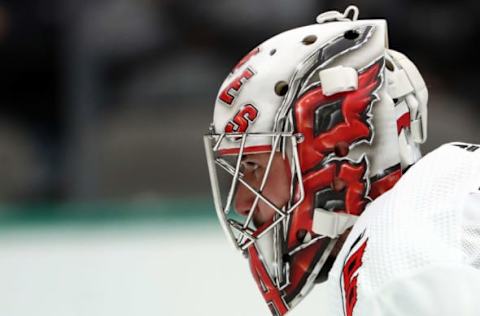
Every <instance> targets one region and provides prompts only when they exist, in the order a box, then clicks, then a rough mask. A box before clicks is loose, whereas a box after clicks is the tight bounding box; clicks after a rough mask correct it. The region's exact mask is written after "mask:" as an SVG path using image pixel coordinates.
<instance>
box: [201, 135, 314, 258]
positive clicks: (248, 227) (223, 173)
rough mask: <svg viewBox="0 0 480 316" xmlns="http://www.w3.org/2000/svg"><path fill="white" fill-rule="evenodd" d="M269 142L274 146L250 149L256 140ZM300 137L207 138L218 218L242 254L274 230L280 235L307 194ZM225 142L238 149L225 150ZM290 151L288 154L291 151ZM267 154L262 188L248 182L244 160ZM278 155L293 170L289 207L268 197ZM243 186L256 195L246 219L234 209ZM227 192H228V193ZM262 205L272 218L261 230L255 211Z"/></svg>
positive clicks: (290, 180) (206, 136) (211, 136)
mask: <svg viewBox="0 0 480 316" xmlns="http://www.w3.org/2000/svg"><path fill="white" fill-rule="evenodd" d="M260 138H262V139H263V141H265V140H266V139H269V140H270V141H269V143H270V144H271V145H270V146H262V148H259V147H258V146H254V147H252V146H250V147H249V146H246V144H247V141H253V142H255V139H260ZM298 138H299V136H298V135H293V134H292V133H272V134H249V133H239V134H235V133H230V134H226V133H224V134H214V133H212V134H208V135H205V136H204V143H205V151H206V154H207V163H208V168H209V173H210V181H211V184H212V190H213V197H214V204H215V209H216V212H217V216H218V218H219V221H220V223H221V225H222V228H223V230H224V232H225V234H226V235H227V237H228V239H229V240H230V241H231V242H232V244H233V245H234V246H235V247H236V248H237V249H239V250H241V251H246V250H247V249H248V248H249V247H250V246H251V245H252V244H253V243H254V242H256V241H258V240H259V239H261V238H262V237H264V236H266V235H268V234H271V233H272V232H273V230H274V229H276V230H277V233H278V232H280V229H279V227H280V226H283V227H286V223H287V221H288V216H289V215H290V214H291V213H292V211H293V210H295V209H296V208H297V206H298V205H299V204H300V203H301V202H302V201H303V198H304V191H303V183H302V173H301V170H300V165H299V159H298V153H297V150H296V147H297V141H298ZM225 142H238V143H239V147H238V148H236V149H235V150H228V149H227V150H225V149H222V144H223V143H225ZM287 151H288V152H287ZM258 153H263V154H266V155H268V160H267V161H266V164H265V165H264V166H263V167H262V169H263V170H264V172H263V174H262V176H261V179H260V181H259V185H258V187H254V186H253V185H252V184H251V183H249V182H248V181H246V180H245V178H244V174H243V172H242V161H243V160H244V159H245V158H246V157H248V155H254V154H258ZM276 155H281V158H282V159H283V161H284V163H285V164H287V167H288V168H289V175H291V176H290V179H288V181H289V183H290V189H289V196H290V197H293V198H289V199H288V202H287V203H286V204H285V205H280V206H279V205H275V203H274V202H272V201H271V198H270V197H268V196H265V195H264V194H263V193H264V192H265V189H266V185H267V182H268V179H269V177H270V176H271V168H272V164H273V162H274V158H275V157H276ZM239 186H243V187H244V188H245V189H246V190H248V191H249V192H250V193H251V194H252V195H253V196H254V198H253V201H252V203H251V205H250V207H249V210H248V213H247V214H245V216H241V215H239V214H238V213H237V212H235V210H234V203H235V194H236V191H237V190H238V188H239ZM225 189H227V190H225ZM259 203H263V204H264V205H265V207H267V208H270V209H271V211H272V214H273V215H272V216H271V218H270V219H269V220H267V221H266V222H265V223H263V225H261V226H260V227H257V226H256V225H255V223H254V216H255V212H258V205H259Z"/></svg>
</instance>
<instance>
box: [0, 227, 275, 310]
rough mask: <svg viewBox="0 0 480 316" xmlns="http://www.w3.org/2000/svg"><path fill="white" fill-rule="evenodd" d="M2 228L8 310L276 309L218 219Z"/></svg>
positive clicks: (0, 271)
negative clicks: (263, 296)
mask: <svg viewBox="0 0 480 316" xmlns="http://www.w3.org/2000/svg"><path fill="white" fill-rule="evenodd" d="M166 226H167V225H162V224H158V223H157V224H141V225H139V224H135V225H132V224H128V225H126V224H122V225H119V226H109V227H102V226H98V225H90V226H86V227H85V226H84V225H83V226H82V225H80V226H79V225H73V226H72V225H70V226H65V225H62V226H58V225H56V226H50V227H38V226H35V227H33V228H32V227H20V228H15V229H10V228H9V229H7V230H5V229H2V231H1V232H0V315H2V316H33V315H35V316H56V315H59V316H80V315H82V316H109V315H112V316H124V315H125V316H126V315H141V316H148V315H152V316H153V315H155V316H159V315H169V316H173V315H209V316H215V315H219V316H220V315H221V316H226V315H228V316H234V315H239V316H240V315H242V316H244V315H269V311H268V310H267V308H266V307H265V305H264V303H263V301H262V299H261V297H260V294H259V293H258V290H257V288H256V284H255V283H254V281H253V279H252V278H251V276H250V272H249V271H248V267H247V264H246V262H245V260H242V257H241V255H240V254H238V253H236V252H235V251H234V250H233V249H231V247H230V245H228V244H227V241H226V239H225V238H224V237H223V234H222V233H221V231H220V229H219V228H218V225H217V224H216V223H207V224H203V225H197V226H194V225H192V224H190V225H180V224H175V225H171V224H170V225H168V227H169V228H166Z"/></svg>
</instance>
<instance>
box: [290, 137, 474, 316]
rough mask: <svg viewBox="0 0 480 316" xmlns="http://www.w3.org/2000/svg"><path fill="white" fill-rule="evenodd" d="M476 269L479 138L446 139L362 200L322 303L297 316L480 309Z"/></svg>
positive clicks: (468, 312)
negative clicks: (449, 141)
mask: <svg viewBox="0 0 480 316" xmlns="http://www.w3.org/2000/svg"><path fill="white" fill-rule="evenodd" d="M478 269H480V145H469V144H463V143H452V144H447V145H444V146H442V147H440V148H438V149H437V150H435V151H433V152H432V153H430V154H428V155H426V156H425V157H424V158H423V159H421V160H420V161H419V162H418V163H416V164H415V165H414V166H413V167H412V168H411V169H410V170H409V171H408V172H407V173H406V174H405V175H404V176H403V177H402V178H401V180H400V181H399V182H398V183H397V184H396V185H395V186H394V188H393V189H391V190H390V191H389V192H387V193H385V194H384V195H382V196H381V197H379V198H378V199H376V200H375V201H374V202H372V203H371V204H370V205H369V206H368V207H367V208H366V210H365V212H364V213H363V214H362V216H360V218H359V219H358V221H357V223H356V224H355V226H354V227H353V229H352V231H351V233H350V234H349V236H348V238H347V240H346V242H345V244H344V246H343V247H342V249H341V251H340V253H339V255H338V257H337V260H336V261H335V264H334V266H333V268H332V270H331V272H330V274H329V280H328V281H327V284H326V285H325V286H326V287H327V288H326V290H327V302H328V305H329V306H318V308H317V309H316V310H312V311H310V309H309V311H308V312H306V311H304V313H303V316H307V315H332V316H363V315H365V316H367V315H368V316H380V315H381V316H390V315H392V316H393V315H399V316H400V315H409V316H416V315H418V316H420V315H422V316H425V315H432V316H433V315H435V316H446V315H449V316H450V315H462V316H469V315H472V316H473V315H480V299H479V298H480V296H479V295H480V294H479V293H480V271H479V270H478ZM316 288H318V287H315V288H314V289H313V293H310V294H309V296H308V297H307V298H306V300H308V301H310V302H309V303H308V302H307V303H308V304H309V305H312V298H310V296H312V297H315V293H314V292H315V291H318V290H317V289H316ZM313 300H315V298H313ZM301 305H302V303H300V305H299V306H298V308H299V309H302V308H301Z"/></svg>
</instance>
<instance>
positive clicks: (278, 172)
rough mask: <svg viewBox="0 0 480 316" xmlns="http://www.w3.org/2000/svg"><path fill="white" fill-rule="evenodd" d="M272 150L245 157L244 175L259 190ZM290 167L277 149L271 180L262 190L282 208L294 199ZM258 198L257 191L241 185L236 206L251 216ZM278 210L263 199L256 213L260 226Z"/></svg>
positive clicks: (256, 222)
mask: <svg viewBox="0 0 480 316" xmlns="http://www.w3.org/2000/svg"><path fill="white" fill-rule="evenodd" d="M269 157H270V153H263V154H251V155H245V156H244V158H243V159H242V173H243V174H244V177H243V179H244V180H245V181H246V182H247V183H248V184H250V185H251V186H252V187H253V188H255V189H256V190H259V188H260V186H261V183H262V179H263V176H264V175H265V171H266V168H267V165H268V159H269ZM290 177H291V176H290V170H289V168H288V164H287V163H286V161H285V160H284V159H283V157H282V155H281V154H280V153H275V156H274V158H273V162H272V166H271V169H270V172H269V174H268V178H267V182H266V185H265V187H264V190H263V192H262V195H263V196H265V197H266V198H267V199H268V200H269V201H271V202H272V203H273V204H274V205H275V206H276V207H278V208H280V209H281V208H282V207H283V206H285V205H286V204H287V202H288V200H289V199H290ZM254 200H255V194H253V193H252V192H251V191H250V190H248V189H247V188H246V187H245V186H244V185H241V184H240V185H239V186H238V188H237V191H236V194H235V210H236V211H237V213H239V214H240V215H242V216H248V213H249V211H250V208H251V207H252V204H253V202H254ZM274 215H275V210H274V209H272V208H271V207H270V206H268V205H267V204H265V202H263V201H261V200H260V201H259V202H258V204H257V207H256V209H255V211H254V214H253V222H254V224H255V226H256V227H260V226H262V225H263V224H265V223H267V222H270V221H271V220H272V219H273V216H274Z"/></svg>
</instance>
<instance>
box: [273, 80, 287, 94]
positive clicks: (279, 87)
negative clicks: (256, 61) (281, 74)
mask: <svg viewBox="0 0 480 316" xmlns="http://www.w3.org/2000/svg"><path fill="white" fill-rule="evenodd" d="M287 92H288V83H286V82H285V81H279V82H277V83H276V84H275V93H276V94H277V95H278V96H281V97H283V96H284V95H286V94H287Z"/></svg>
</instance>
